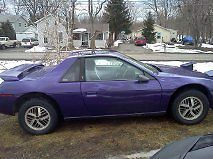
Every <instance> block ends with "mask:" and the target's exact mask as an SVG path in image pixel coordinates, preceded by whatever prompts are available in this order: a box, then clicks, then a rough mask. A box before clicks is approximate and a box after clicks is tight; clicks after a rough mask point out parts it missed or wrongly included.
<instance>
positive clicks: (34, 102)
mask: <svg viewBox="0 0 213 159" xmlns="http://www.w3.org/2000/svg"><path fill="white" fill-rule="evenodd" d="M39 110H40V112H41V113H40V116H38V111H39ZM58 120H59V118H58V113H57V111H56V110H55V108H54V107H53V105H51V104H50V103H49V102H48V101H47V100H46V99H40V98H39V99H37V98H33V99H30V100H28V101H26V102H25V103H23V104H22V105H21V108H20V110H19V113H18V121H19V124H20V126H21V128H22V129H23V130H24V131H26V132H28V133H30V134H34V135H42V134H47V133H50V132H52V131H53V130H54V129H55V128H56V126H57V124H58Z"/></svg>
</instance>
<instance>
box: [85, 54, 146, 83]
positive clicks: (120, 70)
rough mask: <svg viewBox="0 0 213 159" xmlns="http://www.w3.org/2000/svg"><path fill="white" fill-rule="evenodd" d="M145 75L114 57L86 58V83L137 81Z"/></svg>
mask: <svg viewBox="0 0 213 159" xmlns="http://www.w3.org/2000/svg"><path fill="white" fill-rule="evenodd" d="M140 74H143V75H144V73H143V72H142V71H141V70H140V69H138V68H137V67H135V66H133V65H131V64H129V63H127V62H125V61H123V60H121V59H118V58H114V57H95V58H85V78H86V81H101V80H103V81H106V80H137V78H138V75H140Z"/></svg>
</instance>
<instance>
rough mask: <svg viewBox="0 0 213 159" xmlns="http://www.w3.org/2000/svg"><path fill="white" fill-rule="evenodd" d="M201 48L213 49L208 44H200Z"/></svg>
mask: <svg viewBox="0 0 213 159" xmlns="http://www.w3.org/2000/svg"><path fill="white" fill-rule="evenodd" d="M201 47H203V48H213V45H210V44H202V46H201Z"/></svg>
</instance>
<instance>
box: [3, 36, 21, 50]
mask: <svg viewBox="0 0 213 159" xmlns="http://www.w3.org/2000/svg"><path fill="white" fill-rule="evenodd" d="M18 44H19V41H18V40H10V38H8V37H0V49H2V50H4V49H6V48H8V47H13V48H15V47H16V45H18Z"/></svg>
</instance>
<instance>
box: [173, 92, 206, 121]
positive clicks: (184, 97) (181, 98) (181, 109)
mask: <svg viewBox="0 0 213 159" xmlns="http://www.w3.org/2000/svg"><path fill="white" fill-rule="evenodd" d="M208 110H209V101H208V99H207V97H206V96H205V95H204V94H203V93H202V92H200V91H197V90H188V91H185V92H182V93H180V94H179V95H177V96H176V98H175V100H174V101H173V104H172V115H173V117H174V119H175V120H176V121H178V122H179V123H182V124H187V125H191V124H197V123H200V122H201V121H202V120H203V119H204V118H205V117H206V115H207V114H208Z"/></svg>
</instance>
